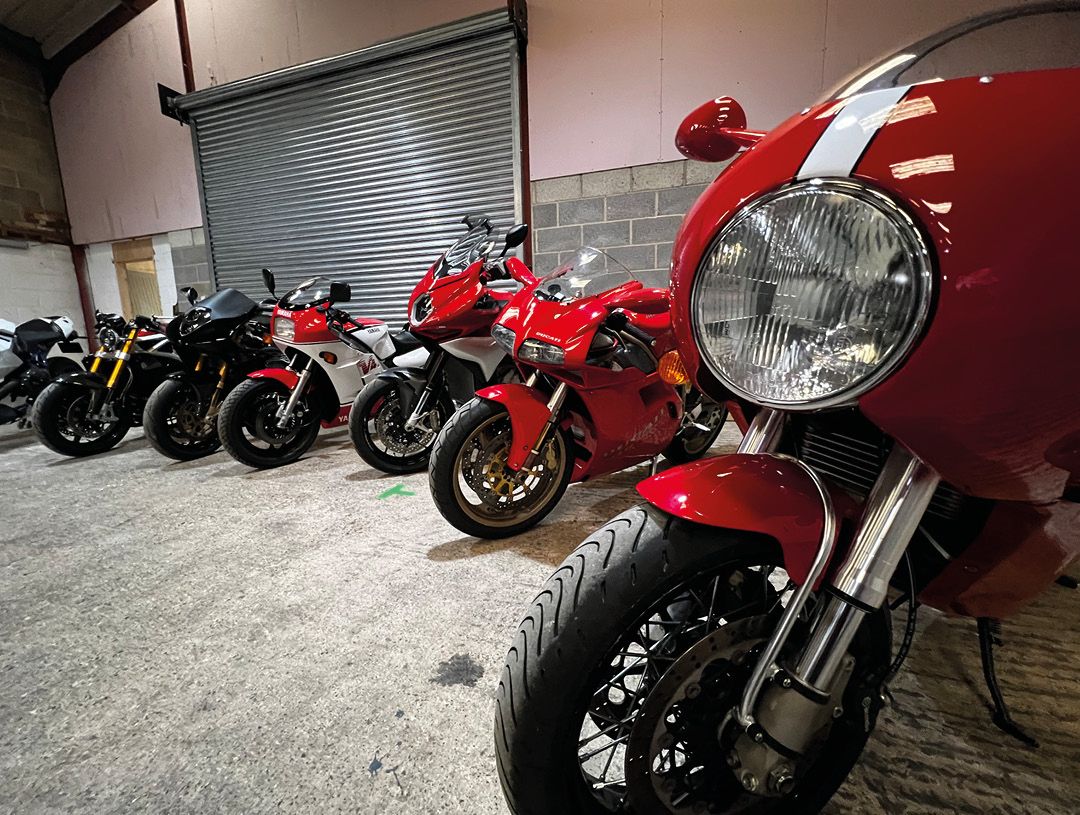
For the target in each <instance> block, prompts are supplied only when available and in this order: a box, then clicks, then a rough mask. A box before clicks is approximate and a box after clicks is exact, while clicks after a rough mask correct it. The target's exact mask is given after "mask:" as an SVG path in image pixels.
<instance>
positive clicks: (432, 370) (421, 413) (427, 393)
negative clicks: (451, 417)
mask: <svg viewBox="0 0 1080 815" xmlns="http://www.w3.org/2000/svg"><path fill="white" fill-rule="evenodd" d="M445 359H446V354H445V353H444V352H441V351H440V352H439V354H438V355H437V356H436V357H435V358H434V359H433V360H432V361H431V365H430V367H429V368H428V372H427V384H425V385H424V389H423V390H422V391H420V396H418V397H417V399H416V404H415V405H414V406H413V409H412V413H410V414H409V418H408V419H406V420H405V429H406V430H415V429H416V427H417V425H419V424H420V422H422V421H423V420H424V417H425V416H427V414H428V412H429V411H430V409H431V408H429V407H428V405H430V404H431V399H432V397H433V396H434V393H435V383H436V382H437V381H438V378H439V372H440V371H441V370H442V366H443V361H444V360H445Z"/></svg>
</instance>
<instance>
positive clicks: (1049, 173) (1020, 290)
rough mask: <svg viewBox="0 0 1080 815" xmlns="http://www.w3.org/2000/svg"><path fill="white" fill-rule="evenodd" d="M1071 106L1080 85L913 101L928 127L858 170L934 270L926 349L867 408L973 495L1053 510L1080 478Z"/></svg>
mask: <svg viewBox="0 0 1080 815" xmlns="http://www.w3.org/2000/svg"><path fill="white" fill-rule="evenodd" d="M1076 99H1080V70H1061V71H1042V72H1032V73H1022V74H1005V75H997V76H994V77H993V81H992V82H989V83H984V82H980V81H979V80H978V79H976V78H971V79H958V80H952V81H949V82H940V83H928V84H926V85H919V86H915V87H913V88H912V89H911V90H909V91H908V93H907V96H906V97H905V100H904V106H905V108H906V109H907V110H909V111H919V112H920V113H919V115H905V116H903V117H898V116H894V117H893V121H891V122H890V123H888V124H886V125H885V126H883V127H882V128H881V130H880V131H879V132H878V134H877V136H876V138H875V139H874V141H873V142H872V144H871V146H870V148H869V150H868V151H867V153H866V155H865V157H864V158H863V159H862V161H861V162H860V163H859V165H858V167H857V170H856V175H857V176H859V177H862V178H865V179H868V180H873V181H874V183H876V184H877V185H879V186H882V187H884V188H885V189H886V190H887V191H888V192H890V193H891V194H892V195H893V196H895V197H897V198H899V199H900V200H901V201H902V202H903V203H904V204H905V205H906V206H907V207H908V208H909V209H910V210H911V211H912V212H914V213H915V215H916V216H917V217H918V219H919V220H920V221H921V222H922V224H923V225H924V226H925V228H926V231H927V233H928V234H929V236H930V238H931V239H932V240H933V243H934V248H935V250H936V255H937V267H938V271H939V274H938V291H937V303H936V308H935V310H934V313H933V315H932V317H931V319H930V324H929V328H928V330H927V332H926V335H925V336H924V337H923V339H922V341H921V342H920V343H919V345H918V347H917V348H916V349H915V351H914V352H913V353H912V354H911V355H910V357H909V358H908V360H907V361H906V362H905V363H904V364H903V365H902V366H901V367H900V369H899V370H898V371H897V372H896V373H895V374H893V375H892V376H891V377H890V378H889V379H887V380H886V381H885V382H884V383H883V384H882V385H880V386H879V387H877V388H875V389H874V390H872V391H871V392H870V393H868V394H867V395H866V396H865V397H864V398H863V399H862V400H861V401H860V407H861V409H862V411H863V412H864V413H865V414H866V415H867V416H868V417H869V418H870V419H871V420H872V421H873V422H874V423H875V424H877V425H878V426H879V427H880V428H881V429H882V430H884V431H885V432H886V433H888V434H890V435H892V436H895V437H896V438H898V439H900V440H901V441H902V442H903V443H904V444H905V445H906V446H907V447H908V448H910V449H911V450H912V452H914V453H916V454H917V455H918V456H919V457H920V458H922V459H924V460H925V461H927V462H928V463H930V464H931V465H932V466H933V467H934V468H935V469H936V470H937V471H938V472H939V473H941V475H942V477H943V478H944V479H945V480H946V481H949V482H950V483H952V484H954V485H956V486H957V487H959V488H961V489H962V490H964V491H965V492H967V493H969V494H971V495H977V496H981V497H985V498H997V499H1003V500H1028V501H1047V500H1053V499H1056V498H1058V497H1060V496H1061V494H1062V491H1063V488H1064V486H1065V484H1066V482H1067V481H1068V480H1070V478H1072V479H1076V478H1077V477H1080V446H1077V445H1076V444H1075V443H1072V444H1070V442H1069V440H1070V439H1075V438H1076V437H1077V432H1078V431H1080V409H1078V405H1080V353H1078V350H1080V345H1078V341H1077V328H1076V325H1077V313H1078V310H1077V303H1080V275H1078V274H1077V273H1078V272H1080V262H1078V260H1077V257H1078V251H1077V247H1076V241H1075V240H1074V235H1075V232H1076V211H1077V210H1076V205H1075V202H1074V200H1073V198H1074V196H1075V195H1076V192H1077V190H1078V189H1080V162H1078V161H1077V159H1076V149H1077V143H1078V142H1077V137H1078V135H1080V128H1078V124H1077V122H1078V120H1077V112H1076V105H1075V100H1076ZM1017 117H1020V118H1021V120H1022V122H1024V123H1038V131H1037V132H1038V143H1037V146H1035V145H1034V144H1032V143H1031V142H1029V141H1023V140H1022V141H1019V142H1018V140H1017V132H1018V131H1017V129H1016V127H1015V126H1014V125H1013V123H1012V120H1014V119H1016V118H1017Z"/></svg>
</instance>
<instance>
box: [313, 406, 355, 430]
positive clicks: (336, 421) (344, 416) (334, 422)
mask: <svg viewBox="0 0 1080 815" xmlns="http://www.w3.org/2000/svg"><path fill="white" fill-rule="evenodd" d="M351 412H352V403H351V402H350V403H349V404H347V405H341V406H340V407H338V412H337V415H336V416H334V418H333V419H328V420H324V421H322V422H321V423H320V424H322V426H323V427H324V428H331V427H341V425H343V424H348V423H349V414H350V413H351Z"/></svg>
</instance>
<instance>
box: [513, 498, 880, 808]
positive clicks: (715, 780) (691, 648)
mask: <svg viewBox="0 0 1080 815" xmlns="http://www.w3.org/2000/svg"><path fill="white" fill-rule="evenodd" d="M781 560H782V553H781V551H780V548H779V546H778V545H777V544H776V543H775V541H773V540H772V539H769V538H764V537H761V536H755V535H750V534H748V533H740V532H734V531H724V530H717V529H711V528H708V527H703V526H699V525H697V524H692V523H689V522H685V521H680V520H677V519H674V518H671V517H670V516H668V515H666V514H665V513H663V512H660V511H659V510H657V509H655V508H653V507H651V506H648V505H643V506H639V507H636V508H634V509H631V510H629V511H627V512H625V513H623V514H622V515H620V516H618V517H616V518H615V519H613V520H612V521H611V522H610V523H608V524H607V525H606V526H604V527H603V528H601V529H600V530H599V531H598V532H596V533H594V534H593V535H592V536H590V537H589V539H588V540H586V541H585V542H584V543H583V544H581V546H579V547H578V548H577V549H576V550H575V551H574V552H573V553H571V554H570V556H569V557H568V558H567V559H566V560H565V561H564V562H563V564H562V566H560V567H559V569H557V570H556V571H555V573H554V574H552V576H551V577H550V578H549V579H548V581H547V583H546V584H545V585H544V587H543V589H542V590H541V591H540V594H539V595H537V597H536V599H535V600H534V601H533V603H532V605H531V606H530V607H529V611H528V613H527V616H526V617H525V619H524V620H523V622H522V623H521V625H520V627H519V628H518V632H517V634H516V636H515V637H514V641H513V646H512V647H511V648H510V651H509V653H508V654H507V657H506V662H505V665H504V667H503V671H502V675H501V679H500V682H499V686H498V689H497V692H496V714H495V752H496V759H497V762H498V772H499V778H500V780H501V782H502V786H503V792H504V794H505V796H506V800H507V802H508V803H509V805H510V809H511V810H512V811H513V812H514V813H516V815H544V814H545V813H551V812H559V813H567V815H606V813H615V812H643V813H649V814H650V815H652V814H653V813H665V812H680V813H681V812H690V811H694V812H697V811H702V812H714V813H736V812H738V813H754V815H765V814H766V813H767V814H768V815H777V814H778V813H790V814H791V815H794V814H795V813H813V812H817V811H819V810H820V809H821V807H823V806H824V805H825V803H826V802H827V801H828V799H829V798H830V797H831V796H832V794H833V793H834V792H835V791H836V789H837V788H838V787H839V786H840V784H841V783H842V782H843V780H844V779H845V778H846V777H847V774H848V773H849V772H850V770H851V768H852V766H853V765H854V764H855V762H856V761H857V759H858V757H859V755H860V754H861V752H862V749H863V747H864V745H865V743H866V740H867V738H868V736H869V733H870V731H871V730H872V728H873V723H874V720H875V718H876V715H877V710H878V708H879V702H878V697H877V693H878V685H879V683H880V679H879V678H878V677H880V676H882V675H883V674H884V670H885V666H887V665H888V659H889V642H890V640H889V629H888V625H887V617H886V616H885V615H884V613H879V614H875V615H871V616H870V617H869V618H868V619H867V621H866V622H865V623H864V624H863V626H862V627H861V628H860V630H859V633H858V635H857V637H856V640H855V643H854V644H853V646H852V650H851V652H852V653H853V654H854V656H855V658H856V666H855V671H854V673H853V675H852V678H851V681H850V683H849V685H848V688H847V691H846V693H845V695H844V704H843V714H842V715H841V716H840V718H838V719H836V720H835V721H833V722H832V725H831V729H830V730H829V731H828V735H827V736H825V737H824V741H823V743H822V744H821V746H820V747H819V748H817V749H815V751H814V752H813V753H812V755H811V757H810V758H808V759H807V762H808V766H807V767H806V768H805V770H804V771H803V772H802V774H801V775H800V776H799V781H798V782H797V784H796V786H795V787H794V789H793V791H791V792H790V793H789V794H788V795H786V796H785V797H765V796H758V795H754V794H752V793H748V792H746V791H745V790H744V789H743V787H742V784H741V783H740V782H739V780H738V779H736V777H735V774H734V772H733V771H732V770H731V769H730V768H729V767H728V766H727V763H726V762H725V760H724V758H723V755H724V753H723V752H722V747H721V745H720V743H719V742H720V739H719V737H718V736H717V734H718V732H720V731H721V730H722V727H718V726H717V722H716V721H713V720H712V718H711V717H716V718H717V719H718V720H719V721H721V722H722V717H723V716H724V715H725V714H726V712H727V711H729V710H730V709H731V707H732V706H733V705H732V704H731V700H733V699H734V700H737V698H738V696H739V695H740V694H741V689H742V687H743V686H744V685H745V681H743V685H739V684H738V683H737V682H730V681H727V680H725V679H724V677H725V676H726V675H727V674H722V673H719V672H718V673H713V674H708V675H709V676H710V682H709V683H708V684H706V682H705V680H704V678H703V679H702V680H701V684H700V685H696V686H694V687H696V689H697V690H696V691H695V696H696V697H697V698H698V699H700V700H701V704H700V706H698V707H696V708H695V709H694V710H693V711H690V710H689V708H688V707H687V708H680V709H679V715H678V716H677V717H676V718H675V719H674V720H672V719H665V718H664V717H663V715H661V716H659V717H658V718H656V717H654V718H652V719H649V715H650V714H649V711H650V710H652V711H655V710H657V709H658V708H657V705H656V702H657V701H660V702H661V703H663V702H664V697H665V694H664V693H659V692H658V693H657V694H653V693H652V691H653V690H656V689H658V688H659V689H663V688H665V682H669V681H670V680H668V679H664V677H670V676H672V675H675V676H676V677H677V676H678V671H677V670H676V669H674V668H672V666H673V665H675V664H676V663H678V662H679V661H680V659H681V658H682V657H684V656H685V655H686V654H687V653H689V652H694V653H692V654H691V658H695V657H696V655H697V653H700V648H701V646H702V645H703V644H704V645H706V646H708V647H711V648H712V649H713V650H716V643H717V641H718V640H719V638H720V637H721V636H723V635H725V634H727V632H729V631H730V632H742V633H741V634H739V633H731V634H728V636H730V637H736V638H737V637H739V636H741V637H743V639H742V641H741V642H739V644H738V646H737V647H738V650H733V651H729V652H727V655H726V656H724V657H721V656H720V655H713V654H710V653H708V652H706V653H705V655H704V656H702V657H700V659H701V661H702V662H703V663H704V664H705V666H706V667H704V668H702V671H703V672H704V671H708V670H709V669H710V668H711V667H712V666H713V665H716V666H718V667H723V664H722V663H720V662H719V660H720V659H721V658H723V659H726V660H729V662H727V663H726V664H727V665H728V666H729V667H727V668H726V669H725V670H730V671H733V672H735V671H742V672H744V673H747V674H748V673H749V670H750V668H752V666H753V664H754V660H753V659H750V658H747V657H746V655H747V654H750V653H752V651H751V649H752V648H753V647H758V646H755V645H754V643H758V644H760V643H761V642H763V640H764V639H765V638H767V637H768V635H769V634H770V633H771V631H772V629H773V628H774V627H775V622H776V618H777V617H778V616H779V610H780V608H781V607H782V606H781V602H782V599H783V598H784V597H790V593H791V590H790V583H785V582H784V581H786V579H787V578H786V573H785V572H783V570H782V564H781ZM797 631H798V629H797ZM803 636H805V634H804V635H803ZM793 639H794V635H793ZM720 654H725V652H724V651H721V652H720ZM699 664H700V663H699ZM731 665H739V666H741V667H739V668H731V667H730V666H731ZM669 669H671V670H669ZM705 675H707V674H705V673H702V676H703V677H704V676H705ZM717 676H719V677H720V680H721V681H717V679H715V678H714V677H717ZM706 688H707V690H704V689H706ZM717 688H719V689H720V690H721V691H722V690H724V689H727V691H728V696H727V698H714V697H715V696H716V695H717V694H718V691H717ZM690 694H691V692H690V691H686V696H685V697H684V698H682V699H680V701H681V702H683V703H686V704H687V705H689V704H690V703H689V702H687V700H688V699H694V698H695V696H691V695H690ZM658 697H661V698H659V699H658ZM871 697H872V703H871V704H869V705H867V707H865V708H864V707H863V704H864V699H870V698H871ZM666 698H668V699H671V698H673V697H670V696H668V697H666ZM659 710H661V711H663V710H664V707H663V705H662V704H661V706H660V707H659ZM672 710H675V708H672ZM864 710H865V711H866V718H865V719H864V715H863V714H864ZM684 713H685V715H684ZM668 722H671V724H668ZM684 725H689V726H690V727H689V728H688V730H687V731H685V732H691V733H693V734H694V735H695V738H696V739H697V741H696V742H689V741H682V742H680V741H679V738H688V737H676V738H675V739H673V740H671V741H668V742H667V744H668V745H669V747H668V748H667V750H668V753H669V756H668V757H669V760H670V763H669V764H668V763H665V762H664V761H663V760H661V761H660V762H659V763H658V764H654V762H653V758H654V757H653V756H652V755H651V753H648V752H647V751H645V750H642V749H641V745H642V744H643V740H642V735H644V736H645V737H646V738H645V739H644V743H645V744H648V743H649V740H648V737H649V736H650V735H651V734H653V733H656V732H659V730H658V729H659V728H661V727H662V728H667V730H666V731H665V733H670V732H673V731H674V732H677V730H676V728H678V727H683V726H684ZM642 730H644V731H645V732H644V733H642V732H641V731H642ZM608 745H610V751H609V752H608V753H604V752H602V750H601V749H600V748H603V747H606V746H608ZM627 745H629V748H628V746H627ZM688 745H693V746H694V747H695V749H696V752H695V751H694V750H690V749H689V748H688ZM677 750H683V751H684V752H682V753H680V754H679V755H681V757H682V765H681V766H680V767H676V766H675V764H676V762H675V759H674V756H675V755H676V751H677ZM620 751H621V755H620ZM635 756H636V757H637V758H636V759H635V758H634V757H635ZM698 756H705V757H707V758H708V759H709V761H708V762H703V763H702V764H701V765H698V764H696V763H691V762H696V761H697V757H698ZM717 756H719V760H718V761H717V760H716V758H717ZM655 758H657V759H662V758H663V753H658V754H657V756H656V757H655ZM628 759H629V760H628ZM698 766H701V767H702V769H701V770H698V769H697V767H698ZM650 767H651V768H652V769H651V770H650V769H649V768H650ZM684 771H685V772H684ZM679 773H682V774H681V775H679ZM683 785H686V786H688V787H691V786H694V785H696V787H697V789H690V790H689V791H687V790H686V789H684V787H683ZM665 795H666V796H668V798H670V799H675V800H679V801H680V804H679V806H678V807H676V806H672V805H671V804H670V801H665V800H664V796H665ZM682 804H685V805H686V807H685V809H684V808H683V807H682Z"/></svg>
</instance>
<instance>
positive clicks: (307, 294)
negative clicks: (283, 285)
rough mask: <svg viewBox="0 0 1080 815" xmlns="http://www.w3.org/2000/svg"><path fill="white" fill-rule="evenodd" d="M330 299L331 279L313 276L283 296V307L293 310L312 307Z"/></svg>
mask: <svg viewBox="0 0 1080 815" xmlns="http://www.w3.org/2000/svg"><path fill="white" fill-rule="evenodd" d="M329 299H330V281H329V280H327V279H326V278H325V277H312V278H309V279H307V280H305V281H304V282H303V283H301V284H300V285H299V286H297V287H296V288H295V289H293V290H292V291H291V292H289V293H288V294H286V295H285V296H284V297H282V298H281V307H282V308H286V309H293V310H295V309H301V308H311V307H312V306H314V305H317V304H319V303H325V302H326V301H327V300H329Z"/></svg>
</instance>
